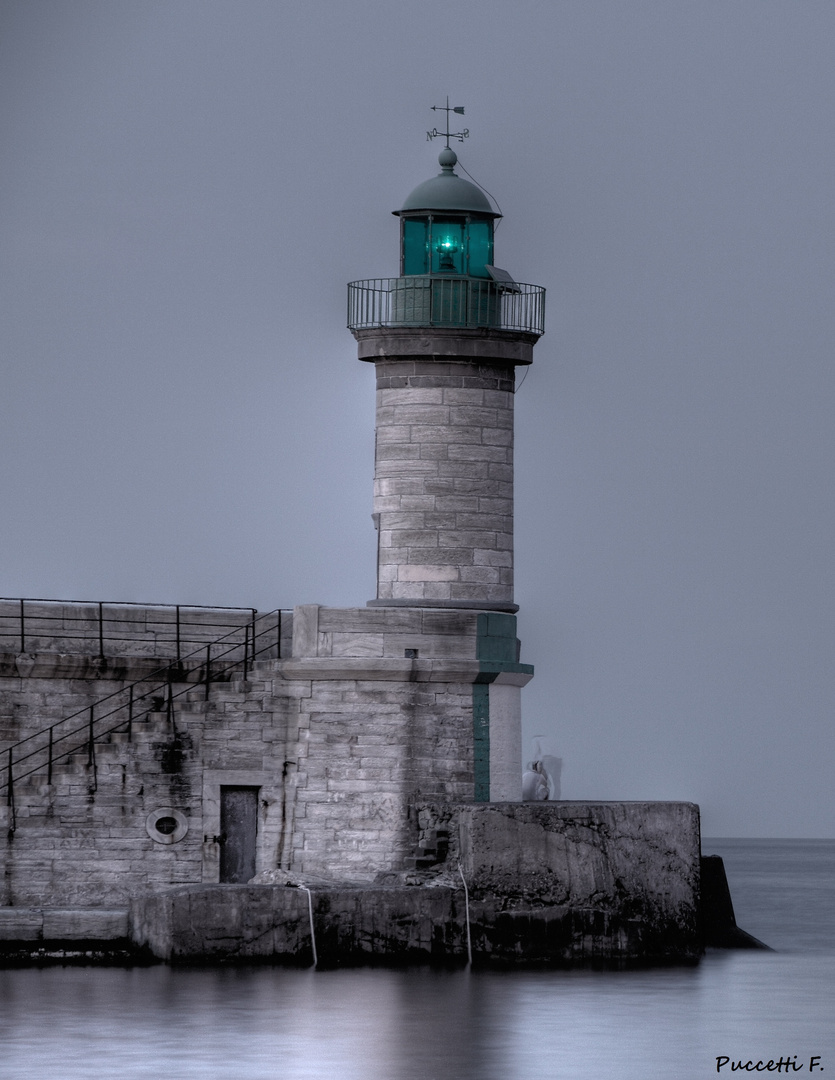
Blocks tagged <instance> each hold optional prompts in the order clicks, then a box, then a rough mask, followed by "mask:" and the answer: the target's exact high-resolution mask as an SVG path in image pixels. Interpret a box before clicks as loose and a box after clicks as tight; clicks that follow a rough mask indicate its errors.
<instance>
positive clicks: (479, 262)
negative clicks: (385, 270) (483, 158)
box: [394, 147, 501, 278]
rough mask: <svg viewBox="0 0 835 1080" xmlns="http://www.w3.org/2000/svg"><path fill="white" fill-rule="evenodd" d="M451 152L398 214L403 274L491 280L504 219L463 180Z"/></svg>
mask: <svg viewBox="0 0 835 1080" xmlns="http://www.w3.org/2000/svg"><path fill="white" fill-rule="evenodd" d="M457 161H458V158H457V156H456V154H455V151H454V150H451V149H450V148H449V147H446V148H445V149H444V150H442V151H441V153H440V156H439V157H438V162H439V164H440V166H441V172H440V173H439V174H438V175H437V176H434V177H432V179H431V180H426V181H425V182H424V183H422V184H419V185H418V186H417V187H416V188H415V190H414V191H413V192H412V193H411V195H409V197H408V198H407V199H406V201H405V202H404V203H403V206H402V207H401V208H400V209H399V210H395V211H394V213H395V214H396V215H397V216H398V217H399V218H400V274H401V276H402V277H410V276H416V275H422V274H431V275H435V276H451V275H455V276H458V277H474V278H489V277H490V274H489V271H488V270H487V267H488V266H492V265H493V222H494V221H495V219H496V218H498V217H501V214H499V213H497V212H496V211H495V210H494V209H493V208H492V207H491V205H490V201H489V200H488V198H487V196H486V195H485V194H484V192H483V191H481V189H480V188H478V187H476V185H475V184H472V183H470V181H469V180H464V179H463V178H462V177H460V176H458V175H457V174H456V173H455V171H454V169H455V165H456V162H457Z"/></svg>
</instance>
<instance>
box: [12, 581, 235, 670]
mask: <svg viewBox="0 0 835 1080" xmlns="http://www.w3.org/2000/svg"><path fill="white" fill-rule="evenodd" d="M27 604H28V605H30V610H29V612H27V610H26V605H27ZM35 604H38V605H55V606H56V607H58V608H59V609H60V613H59V614H54V615H53V614H50V613H49V611H48V610H47V611H44V610H39V611H35V612H33V611H32V610H31V606H32V605H35ZM6 605H14V607H13V608H12V609H8V608H7V609H6V610H3V608H4V607H6ZM67 608H75V609H82V610H84V609H86V612H88V613H89V615H88V614H86V613H85V614H81V613H79V614H78V615H73V614H67V612H66V609H67ZM120 608H135V609H142V610H144V611H147V612H149V613H155V612H159V613H160V615H170V616H171V617H170V620H166V619H165V618H160V620H159V622H158V623H157V624H156V626H157V627H159V628H160V629H154V630H151V631H148V630H146V631H145V633H146V634H151V635H152V640H153V643H154V645H159V644H172V645H174V646H175V648H176V656H177V659H178V660H179V659H180V658H181V653H182V646H183V644H184V643H185V644H192V643H196V642H205V641H206V637H205V635H204V636H203V637H201V636H200V635H198V634H194V633H193V630H194V628H195V627H200V628H202V629H203V630H211V629H214V630H218V629H221V628H223V627H231V628H232V632H234V630H241V629H242V627H243V625H244V622H243V621H240V622H234V623H232V622H229V621H222V620H219V621H214V622H204V621H201V622H199V623H194V622H190V620H189V619H188V614H187V613H188V612H190V611H195V612H218V613H220V612H239V613H241V614H244V613H246V616H247V619H246V621H249V620H250V619H251V618H252V616H253V615H255V613H256V609H255V608H243V607H224V606H211V607H210V606H208V605H200V604H140V603H135V602H132V601H118V602H112V603H105V602H102V601H89V600H53V599H46V598H40V597H17V596H15V597H10V596H2V597H0V645H2V643H3V642H5V641H8V642H9V643H10V644H14V646H15V648H17V649H18V651H19V652H21V653H25V652H26V646H27V644H28V642H29V640H31V639H32V638H35V639H37V638H43V637H45V636H46V637H52V638H54V639H58V640H61V642H62V643H63V644H64V645H66V644H68V643H70V642H73V641H79V642H87V643H89V644H90V645H92V644H93V643H94V642H96V641H97V643H98V656H99V657H104V655H105V644H106V643H107V644H114V643H116V642H124V641H137V640H142V637H141V634H137V633H136V632H134V633H123V634H120V633H118V632H115V631H114V629H113V627H118V626H119V625H121V624H127V625H128V626H135V624H134V623H133V620H131V619H127V618H123V617H120V612H119V609H120ZM50 623H60V624H62V625H61V627H60V630H59V633H57V634H55V633H53V632H52V630H51V628H50V626H49V624H50ZM73 623H75V624H76V625H72V624H73ZM44 624H47V626H46V628H45V627H44ZM68 624H70V625H68ZM33 626H34V627H35V629H33ZM166 626H170V627H171V633H170V635H169V636H165V635H164V634H163V633H162V632H161V628H162V627H166ZM190 629H191V630H192V634H190V633H189V630H190ZM210 640H211V639H210ZM39 651H49V650H48V649H47V650H45V649H44V648H43V646H42V645H39ZM62 651H63V650H62Z"/></svg>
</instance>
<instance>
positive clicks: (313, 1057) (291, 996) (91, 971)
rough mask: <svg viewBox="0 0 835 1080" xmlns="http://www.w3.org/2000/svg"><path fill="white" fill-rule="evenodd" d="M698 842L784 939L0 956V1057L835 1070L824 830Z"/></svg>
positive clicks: (42, 1069)
mask: <svg viewBox="0 0 835 1080" xmlns="http://www.w3.org/2000/svg"><path fill="white" fill-rule="evenodd" d="M704 850H705V853H706V854H719V855H722V856H723V858H724V859H725V865H726V869H727V871H728V877H729V880H730V883H731V891H732V894H733V898H734V905H735V909H736V916H737V922H738V923H739V925H740V926H742V927H743V928H744V929H745V930H748V931H749V933H752V934H754V935H755V936H756V937H759V938H760V939H761V940H763V941H765V942H767V943H768V944H770V945H772V946H773V947H774V948H775V949H776V950H777V951H775V952H768V953H767V952H712V953H709V954H708V956H707V957H706V958H705V960H704V961H703V962H702V963H701V964H700V965H699V966H698V967H697V968H683V969H673V970H660V971H648V972H647V971H643V972H618V973H602V972H589V971H579V972H524V971H518V972H507V973H498V972H473V973H470V972H466V971H454V972H438V971H430V970H426V969H413V970H408V971H388V970H368V969H359V970H347V971H344V970H343V971H329V972H314V971H294V970H286V969H282V968H251V969H225V970H210V971H204V970H200V971H195V970H171V969H169V968H166V967H161V966H158V967H151V968H133V969H125V970H123V969H115V968H74V967H54V968H45V969H17V970H10V971H3V972H0V1077H3V1078H4V1080H6V1078H8V1080H29V1078H32V1080H35V1078H37V1080H117V1078H119V1080H121V1078H126V1080H134V1078H138V1077H148V1078H154V1080H192V1078H194V1080H197V1078H199V1080H262V1078H263V1080H267V1078H269V1080H279V1078H288V1080H303V1078H304V1080H307V1078H310V1080H325V1078H334V1080H528V1078H529V1077H537V1078H541V1080H561V1078H566V1080H575V1078H584V1077H589V1078H593V1080H652V1078H655V1077H658V1078H665V1080H666V1078H669V1080H703V1078H707V1077H711V1076H716V1075H717V1071H716V1058H717V1057H718V1056H727V1057H729V1058H730V1059H731V1060H732V1061H738V1060H742V1061H743V1062H747V1061H748V1060H752V1061H753V1063H754V1064H756V1062H757V1061H758V1060H763V1061H764V1062H767V1061H768V1059H773V1060H774V1061H777V1060H779V1059H780V1057H781V1056H782V1057H783V1058H789V1059H793V1061H794V1064H795V1065H796V1066H799V1068H796V1069H793V1070H792V1072H791V1075H793V1076H800V1077H802V1078H805V1077H806V1076H809V1075H821V1073H820V1069H815V1070H814V1072H813V1073H811V1074H810V1071H809V1065H810V1059H811V1058H813V1057H816V1056H819V1057H820V1062H819V1066H822V1067H823V1076H824V1077H825V1075H826V1073H827V1072H828V1073H829V1075H830V1076H832V1077H833V1080H835V841H806V840H792V841H769V840H756V841H751V840H716V841H711V840H706V841H705V842H704ZM785 1074H786V1070H782V1072H781V1073H780V1074H779V1075H785ZM719 1075H723V1076H730V1075H731V1070H730V1065H726V1066H725V1067H724V1068H723V1070H722V1072H721V1073H720V1074H719ZM733 1075H734V1076H736V1077H739V1076H741V1075H743V1073H741V1072H739V1071H736V1072H735V1073H734V1074H733Z"/></svg>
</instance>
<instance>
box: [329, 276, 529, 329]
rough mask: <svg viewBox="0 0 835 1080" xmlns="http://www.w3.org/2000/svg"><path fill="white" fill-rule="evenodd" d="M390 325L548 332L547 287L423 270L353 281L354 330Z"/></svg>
mask: <svg viewBox="0 0 835 1080" xmlns="http://www.w3.org/2000/svg"><path fill="white" fill-rule="evenodd" d="M383 326H385V327H390V326H416V327H417V326H433V327H458V328H461V329H473V330H478V329H490V330H513V331H517V332H521V333H526V334H535V335H536V336H537V337H539V336H540V335H541V334H543V333H544V332H545V290H544V289H543V288H542V287H541V286H539V285H523V284H517V283H516V282H508V283H505V282H499V281H492V280H486V279H484V278H471V277H435V276H433V275H429V274H426V275H421V276H410V277H399V278H368V279H366V280H365V281H352V282H351V283H350V284H349V285H348V329H349V330H370V329H374V328H376V327H383Z"/></svg>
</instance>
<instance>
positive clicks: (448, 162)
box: [438, 146, 458, 169]
mask: <svg viewBox="0 0 835 1080" xmlns="http://www.w3.org/2000/svg"><path fill="white" fill-rule="evenodd" d="M457 161H458V155H457V154H456V153H455V151H454V150H451V149H450V148H449V147H448V146H446V147H444V149H443V150H442V151H441V152H440V154H438V164H439V165H440V166H441V168H442V169H454V168H455V164H456V162H457Z"/></svg>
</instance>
